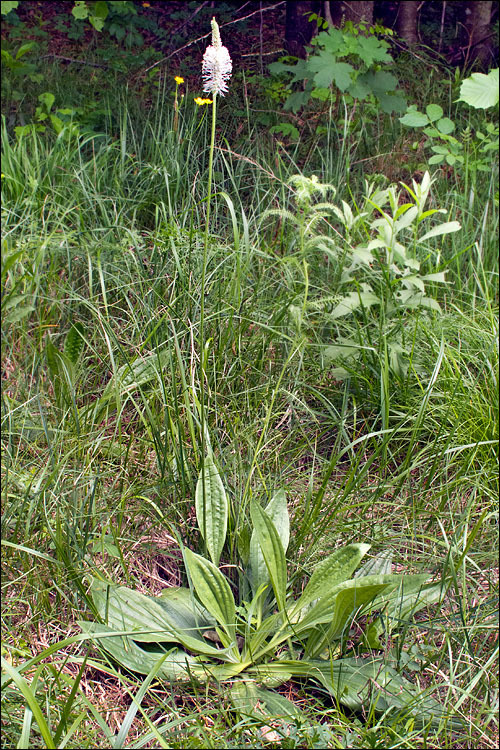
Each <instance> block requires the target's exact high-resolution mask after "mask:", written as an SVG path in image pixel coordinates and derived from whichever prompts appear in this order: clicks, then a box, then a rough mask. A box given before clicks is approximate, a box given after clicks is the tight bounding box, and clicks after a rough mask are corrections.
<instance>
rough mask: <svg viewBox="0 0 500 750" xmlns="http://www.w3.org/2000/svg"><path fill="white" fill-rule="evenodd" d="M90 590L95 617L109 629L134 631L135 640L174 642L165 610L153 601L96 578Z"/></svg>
mask: <svg viewBox="0 0 500 750" xmlns="http://www.w3.org/2000/svg"><path fill="white" fill-rule="evenodd" d="M90 590H91V593H92V599H93V600H94V604H95V606H96V608H97V610H98V612H99V614H100V615H101V617H102V619H103V620H104V622H105V623H106V624H107V625H108V626H109V627H110V628H113V629H114V630H120V631H121V630H130V631H132V632H134V635H133V636H132V637H133V639H134V640H135V641H144V642H146V643H147V642H150V643H154V642H156V641H166V642H169V641H170V642H172V641H174V642H175V641H177V638H176V636H175V633H174V632H173V629H172V627H171V623H169V622H168V620H167V617H166V614H165V611H164V610H163V608H162V607H161V606H160V605H159V604H157V602H156V601H155V600H154V599H152V598H150V597H148V596H145V595H144V594H140V593H139V592H138V591H134V590H133V589H129V588H128V587H126V586H118V585H116V584H114V583H107V582H106V581H100V580H99V579H98V578H92V581H91V587H90ZM135 631H137V635H136V634H135Z"/></svg>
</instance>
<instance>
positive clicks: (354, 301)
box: [330, 292, 380, 320]
mask: <svg viewBox="0 0 500 750" xmlns="http://www.w3.org/2000/svg"><path fill="white" fill-rule="evenodd" d="M372 305H380V298H379V297H377V295H376V294H374V293H373V292H349V294H347V295H346V296H345V297H344V298H343V299H342V301H341V302H339V304H338V305H336V306H335V307H334V308H333V310H332V311H331V313H330V318H331V319H332V320H336V319H337V318H343V317H345V316H346V315H350V314H351V313H352V312H354V310H357V309H358V308H360V307H365V308H367V309H369V308H370V307H371V306H372Z"/></svg>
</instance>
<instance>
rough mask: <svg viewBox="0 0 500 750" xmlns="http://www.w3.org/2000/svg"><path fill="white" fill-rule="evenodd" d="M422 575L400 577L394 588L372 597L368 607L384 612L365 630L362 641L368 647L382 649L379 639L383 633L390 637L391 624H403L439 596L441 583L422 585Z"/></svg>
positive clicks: (433, 602)
mask: <svg viewBox="0 0 500 750" xmlns="http://www.w3.org/2000/svg"><path fill="white" fill-rule="evenodd" d="M423 577H424V576H422V577H420V576H403V578H402V580H401V585H400V586H399V587H398V588H397V589H396V590H394V591H391V592H389V593H388V594H382V595H381V596H377V597H376V598H375V599H374V600H373V602H372V605H371V607H370V609H371V610H372V611H373V610H381V609H382V610H383V612H382V614H381V615H380V616H379V617H378V618H377V619H376V620H375V622H373V623H371V625H369V626H368V628H367V629H366V631H365V634H364V638H363V640H364V642H365V643H366V644H367V645H368V646H369V647H370V648H384V645H383V643H382V642H381V640H380V636H381V635H382V634H383V633H385V635H386V638H387V637H389V636H390V634H391V632H392V629H393V625H394V626H397V627H401V626H403V627H404V626H405V625H406V624H407V623H408V622H409V621H410V619H411V618H412V617H413V615H414V614H415V613H416V612H419V611H420V610H421V609H423V608H424V607H426V606H428V605H430V604H436V603H437V602H439V601H440V600H441V599H442V597H443V594H444V589H443V586H442V585H441V584H440V583H438V584H425V583H424V582H423V581H422V580H421V578H423Z"/></svg>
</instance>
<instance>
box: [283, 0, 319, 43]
mask: <svg viewBox="0 0 500 750" xmlns="http://www.w3.org/2000/svg"><path fill="white" fill-rule="evenodd" d="M309 13H320V3H318V2H312V1H311V0H309V2H305V0H304V1H303V2H302V1H298V0H297V1H296V0H291V1H290V0H288V2H287V3H286V21H285V49H286V50H287V52H288V54H289V55H293V56H294V57H305V56H306V49H305V47H306V44H309V42H310V41H311V39H312V37H313V34H314V32H315V30H316V28H317V24H316V21H308V20H307V17H308V15H309Z"/></svg>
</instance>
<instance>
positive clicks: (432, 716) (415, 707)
mask: <svg viewBox="0 0 500 750" xmlns="http://www.w3.org/2000/svg"><path fill="white" fill-rule="evenodd" d="M283 666H285V665H283ZM308 667H309V676H310V678H312V679H314V680H316V681H317V682H319V683H320V684H322V685H323V687H324V688H326V690H328V692H329V693H331V695H332V696H333V697H334V698H335V699H336V700H338V701H339V702H340V703H343V704H344V705H345V706H347V708H349V709H351V710H352V711H359V710H360V709H361V708H364V709H365V711H368V710H369V709H371V708H373V709H374V710H375V711H376V712H377V713H385V711H387V710H388V709H390V708H393V709H396V710H399V711H401V712H402V713H403V714H407V715H409V716H412V717H413V718H414V719H415V720H416V721H417V722H418V724H419V726H421V725H425V724H428V723H432V724H439V723H440V722H441V721H442V720H443V719H444V718H448V719H450V717H449V713H448V712H447V711H446V709H445V708H444V707H443V706H441V704H440V703H438V702H437V701H436V700H434V698H432V697H430V696H429V695H426V694H425V693H423V692H422V691H421V690H420V689H419V687H418V686H415V685H414V684H412V683H410V682H408V680H405V679H404V677H402V676H401V675H400V674H398V673H397V672H396V670H395V669H393V668H392V667H390V666H388V665H386V664H384V661H383V658H382V657H380V658H377V659H362V658H358V657H351V658H346V659H337V660H335V661H326V662H323V661H319V660H315V661H310V662H309V663H308ZM451 722H452V724H453V726H454V728H456V729H459V728H461V727H462V724H461V722H460V720H459V719H451Z"/></svg>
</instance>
